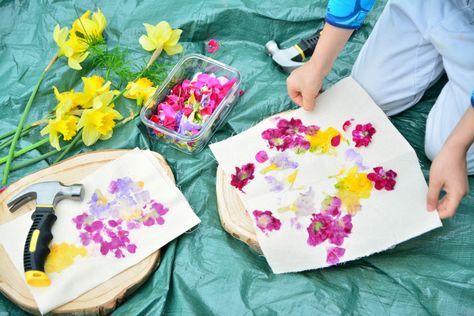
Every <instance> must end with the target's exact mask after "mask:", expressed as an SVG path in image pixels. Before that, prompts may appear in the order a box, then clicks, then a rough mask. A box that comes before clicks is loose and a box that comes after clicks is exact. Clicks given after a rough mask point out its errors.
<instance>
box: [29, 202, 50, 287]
mask: <svg viewBox="0 0 474 316" xmlns="http://www.w3.org/2000/svg"><path fill="white" fill-rule="evenodd" d="M31 219H32V220H33V224H32V225H31V227H30V231H29V232H28V236H27V237H26V242H25V248H24V251H23V266H24V268H25V278H26V282H27V283H28V284H29V285H31V286H35V287H36V286H49V285H50V284H51V281H50V280H49V278H48V276H47V275H46V273H45V271H44V264H45V262H46V258H47V257H48V255H49V252H50V250H49V243H50V242H51V240H52V239H53V235H52V233H51V228H52V226H53V224H54V222H55V221H56V219H57V217H56V215H55V214H54V208H53V206H52V205H37V206H36V210H35V211H34V212H33V214H32V215H31Z"/></svg>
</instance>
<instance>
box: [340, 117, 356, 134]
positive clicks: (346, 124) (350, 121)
mask: <svg viewBox="0 0 474 316" xmlns="http://www.w3.org/2000/svg"><path fill="white" fill-rule="evenodd" d="M353 120H354V119H350V120H347V121H345V122H344V124H342V129H343V130H344V132H347V130H348V129H349V127H351V125H352V121H353Z"/></svg>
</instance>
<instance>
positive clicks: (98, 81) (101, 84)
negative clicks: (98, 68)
mask: <svg viewBox="0 0 474 316" xmlns="http://www.w3.org/2000/svg"><path fill="white" fill-rule="evenodd" d="M82 82H83V83H84V90H83V92H81V93H79V97H78V102H79V103H80V104H81V106H82V107H83V108H91V107H92V101H93V100H94V98H95V97H96V96H98V95H100V94H103V93H106V92H109V90H110V84H111V83H110V81H107V82H105V79H104V78H102V77H100V76H90V77H82Z"/></svg>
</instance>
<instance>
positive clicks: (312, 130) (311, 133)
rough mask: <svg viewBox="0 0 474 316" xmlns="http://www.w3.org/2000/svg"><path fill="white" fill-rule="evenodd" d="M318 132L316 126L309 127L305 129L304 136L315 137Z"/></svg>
mask: <svg viewBox="0 0 474 316" xmlns="http://www.w3.org/2000/svg"><path fill="white" fill-rule="evenodd" d="M318 131H319V126H316V125H309V126H308V127H307V128H306V135H309V136H314V135H316V133H317V132H318Z"/></svg>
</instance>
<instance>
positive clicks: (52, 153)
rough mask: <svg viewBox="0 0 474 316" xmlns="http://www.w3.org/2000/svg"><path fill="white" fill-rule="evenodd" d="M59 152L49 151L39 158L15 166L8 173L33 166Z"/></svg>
mask: <svg viewBox="0 0 474 316" xmlns="http://www.w3.org/2000/svg"><path fill="white" fill-rule="evenodd" d="M60 151H61V149H60V150H52V151H49V152H47V153H44V154H42V155H41V156H38V157H35V158H33V159H30V160H27V161H25V162H22V163H19V164H16V165H14V166H13V167H12V168H11V169H10V171H15V170H18V169H21V168H24V167H28V166H30V165H33V164H35V163H37V162H38V161H41V160H43V159H46V158H49V157H51V156H53V155H55V154H57V153H58V152H60Z"/></svg>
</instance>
